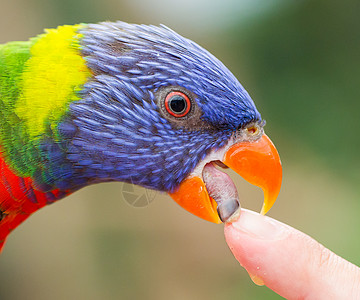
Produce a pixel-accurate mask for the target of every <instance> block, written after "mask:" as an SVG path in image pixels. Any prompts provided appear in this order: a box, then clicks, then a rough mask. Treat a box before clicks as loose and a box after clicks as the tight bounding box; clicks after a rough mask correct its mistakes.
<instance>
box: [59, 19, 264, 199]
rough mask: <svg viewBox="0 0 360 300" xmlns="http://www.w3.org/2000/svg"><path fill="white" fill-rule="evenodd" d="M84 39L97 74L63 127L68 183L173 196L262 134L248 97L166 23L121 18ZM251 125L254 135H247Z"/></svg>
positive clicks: (91, 28) (85, 32)
mask: <svg viewBox="0 0 360 300" xmlns="http://www.w3.org/2000/svg"><path fill="white" fill-rule="evenodd" d="M80 33H81V34H82V36H83V38H82V41H81V52H82V55H83V57H84V59H85V60H86V63H87V65H88V67H89V69H90V70H91V71H92V73H93V77H92V78H91V79H90V80H89V81H88V82H87V83H86V84H85V86H84V88H83V90H82V91H81V100H80V101H76V102H73V103H72V104H71V106H70V109H69V114H68V117H67V118H66V119H65V120H64V121H63V122H62V124H60V125H59V132H60V134H62V135H63V137H64V139H65V140H66V141H67V142H66V153H67V154H66V155H67V157H66V159H67V161H69V163H70V164H71V165H72V166H73V173H74V174H73V176H72V178H73V181H72V182H69V180H67V181H66V184H70V185H71V184H72V185H81V184H84V183H85V184H89V183H93V182H102V181H111V180H114V181H125V182H132V183H135V184H139V185H141V186H144V187H148V188H152V189H156V190H161V191H168V192H170V193H174V192H176V191H177V190H178V189H179V186H180V185H181V184H182V183H183V182H184V180H185V179H186V178H190V177H192V176H195V175H197V176H199V177H201V172H202V169H203V168H204V166H205V165H206V164H207V163H208V162H210V161H212V160H223V155H224V153H225V152H224V149H228V148H229V147H230V146H231V145H233V144H235V143H238V142H243V141H246V142H253V141H256V140H258V139H259V138H260V137H261V135H262V123H261V122H260V121H261V116H260V114H259V112H258V111H257V110H256V107H255V105H254V102H253V101H252V99H251V98H250V96H249V94H248V93H247V92H246V91H245V89H244V88H243V87H242V85H241V84H240V83H239V82H238V80H237V79H236V78H235V77H234V75H233V74H232V73H231V72H230V71H229V70H228V69H227V68H226V67H225V66H224V65H223V64H222V63H221V62H220V61H219V60H218V59H216V58H215V57H214V56H213V55H211V54H210V53H209V52H208V51H206V50H205V49H203V48H202V47H200V46H199V45H197V44H196V43H194V42H192V41H191V40H189V39H186V38H184V37H182V36H180V35H179V34H177V33H175V32H174V31H172V30H170V29H169V28H167V27H165V26H160V27H156V26H146V25H134V24H127V23H124V22H116V23H110V22H105V23H100V24H93V25H88V26H85V27H84V28H83V29H82V30H81V32H80ZM250 127H251V128H255V129H256V130H255V131H256V132H255V134H254V132H251V133H252V134H251V136H249V134H248V133H247V134H243V133H244V130H245V129H247V128H250ZM214 153H218V155H215V154H214ZM59 184H60V185H61V184H63V183H59Z"/></svg>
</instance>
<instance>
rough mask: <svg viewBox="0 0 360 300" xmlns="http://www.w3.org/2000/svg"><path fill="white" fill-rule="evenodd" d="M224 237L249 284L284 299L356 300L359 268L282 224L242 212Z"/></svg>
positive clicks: (359, 296) (359, 283) (250, 212)
mask: <svg viewBox="0 0 360 300" xmlns="http://www.w3.org/2000/svg"><path fill="white" fill-rule="evenodd" d="M225 237H226V241H227V243H228V245H229V247H230V250H231V251H232V253H233V254H234V256H235V258H236V259H237V260H238V261H239V263H240V265H241V266H243V267H244V268H245V269H246V270H247V272H248V273H249V275H250V277H251V278H252V279H253V281H254V282H255V283H256V284H258V285H266V286H267V287H269V288H270V289H272V290H273V291H274V292H276V293H278V294H279V295H280V296H282V297H284V298H286V299H360V268H358V267H357V266H355V265H353V264H352V263H350V262H348V261H346V260H345V259H343V258H341V257H339V256H337V255H336V254H335V253H333V252H331V251H330V250H329V249H327V248H325V247H324V246H323V245H321V244H320V243H318V242H317V241H315V240H314V239H312V238H311V237H309V236H308V235H306V234H304V233H302V232H300V231H298V230H296V229H294V228H292V227H290V226H288V225H286V224H283V223H281V222H279V221H277V220H274V219H272V218H269V217H267V216H263V215H260V214H257V213H255V212H252V211H248V210H242V211H241V215H240V218H238V219H237V220H236V221H234V222H232V223H227V224H226V225H225Z"/></svg>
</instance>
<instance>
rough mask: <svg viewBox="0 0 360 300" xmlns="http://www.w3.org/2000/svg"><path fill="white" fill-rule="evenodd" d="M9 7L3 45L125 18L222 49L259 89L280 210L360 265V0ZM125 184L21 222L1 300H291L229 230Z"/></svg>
mask: <svg viewBox="0 0 360 300" xmlns="http://www.w3.org/2000/svg"><path fill="white" fill-rule="evenodd" d="M0 8H1V9H0V28H1V30H0V42H1V43H3V42H7V41H10V40H26V39H28V38H29V37H32V36H35V35H37V34H39V33H41V32H42V30H43V28H46V27H55V26H57V25H61V24H74V23H79V22H98V21H103V20H123V21H127V22H134V23H145V24H148V23H151V24H159V23H163V24H166V25H167V26H169V27H171V28H172V29H174V30H175V31H177V32H179V33H180V34H182V35H184V36H186V37H189V38H191V39H193V40H195V41H196V42H198V43H199V44H200V45H202V46H204V47H205V48H207V49H208V50H210V52H212V53H213V54H215V55H216V56H217V57H218V58H219V59H220V60H222V61H223V62H224V63H225V64H226V65H227V66H228V67H229V69H230V70H231V71H232V72H233V73H234V74H235V75H236V76H237V77H238V78H239V80H240V82H241V83H242V84H243V85H244V86H245V87H246V89H247V90H248V91H249V93H250V94H251V95H252V97H253V99H254V101H255V102H256V104H257V107H258V109H259V110H260V112H261V113H262V116H263V118H265V119H266V120H267V126H266V131H267V134H268V135H269V136H270V137H271V138H272V140H273V141H274V143H275V144H276V145H277V148H278V150H279V152H280V155H281V158H282V162H283V167H284V180H283V187H282V191H281V193H280V197H279V199H278V201H277V203H276V205H275V206H274V207H273V209H272V210H271V212H270V214H269V215H270V216H272V217H274V218H277V219H279V220H281V221H283V222H286V223H288V224H290V225H291V226H294V227H296V228H298V229H300V230H302V231H304V232H306V233H307V234H309V235H311V236H312V237H314V238H316V239H317V240H318V241H320V242H321V243H323V244H324V245H326V246H327V247H328V248H330V249H331V250H333V251H334V252H336V253H337V254H339V255H341V256H343V257H344V258H346V259H348V260H350V261H352V262H353V263H355V264H357V265H360V256H359V253H360V240H359V239H358V238H357V237H358V235H359V228H360V218H359V217H358V212H359V211H360V210H359V208H360V207H359V206H360V201H359V195H360V193H359V192H360V187H359V185H358V182H359V179H360V173H359V166H360V155H359V150H360V138H359V133H358V131H357V130H359V129H360V118H359V111H360V101H359V96H360V92H359V90H360V89H359V87H360V84H359V79H360V57H359V55H360V35H359V29H360V18H359V13H360V3H359V1H357V0H344V1H341V2H339V1H336V0H311V1H310V0H307V1H306V0H297V1H291V0H287V1H286V0H222V1H213V0H207V1H206V0H183V1H178V0H177V1H174V0H170V1H162V0H132V1H130V0H127V1H125V0H123V1H120V0H102V1H96V0H46V1H45V0H11V1H10V0H0ZM232 177H233V178H236V184H237V186H238V188H239V193H240V197H241V202H242V206H243V207H246V208H250V209H254V210H257V211H259V209H260V207H261V202H262V193H261V191H260V190H259V189H257V188H256V187H253V186H251V185H250V184H248V183H246V182H244V181H243V180H242V179H240V178H239V176H237V175H236V174H232ZM122 188H123V185H122V184H121V183H118V184H102V185H98V186H92V187H89V188H86V189H84V190H81V191H80V192H77V193H75V194H74V195H72V196H71V197H69V198H67V199H66V200H63V201H60V202H59V203H57V204H54V205H52V206H50V207H47V208H45V209H43V210H41V211H40V212H38V213H37V214H36V216H34V217H32V218H30V219H29V220H28V221H26V222H25V224H23V225H22V226H20V228H18V229H17V230H16V231H15V232H14V233H13V234H12V235H11V236H10V238H9V240H8V243H7V245H6V247H5V249H4V252H3V254H2V255H1V257H0V270H1V272H0V299H1V300H4V299H6V300H7V299H11V300H13V299H37V300H45V299H46V300H47V299H53V300H57V299H175V300H176V299H280V298H281V297H279V296H277V295H276V294H275V293H273V292H272V291H270V290H269V289H267V288H266V287H258V286H255V285H254V284H253V283H252V282H251V280H250V279H249V277H248V275H247V274H246V271H245V270H243V269H242V268H241V267H240V266H239V265H238V263H237V261H236V260H235V259H234V258H233V256H232V254H231V253H230V251H229V250H228V248H227V245H226V243H225V240H224V237H223V226H221V225H215V224H211V223H208V222H205V221H202V220H200V219H198V218H196V217H194V216H192V215H190V214H188V213H187V212H185V211H184V210H182V209H181V208H179V207H178V206H177V205H176V204H175V203H173V201H172V200H171V199H170V198H169V197H167V196H166V195H162V194H156V197H155V200H154V201H153V202H152V203H151V204H150V205H148V206H146V207H144V208H134V207H132V206H131V205H129V204H128V203H127V202H126V201H124V199H123V196H122ZM142 192H143V191H142ZM275 267H276V266H275ZM319 276H320V275H319Z"/></svg>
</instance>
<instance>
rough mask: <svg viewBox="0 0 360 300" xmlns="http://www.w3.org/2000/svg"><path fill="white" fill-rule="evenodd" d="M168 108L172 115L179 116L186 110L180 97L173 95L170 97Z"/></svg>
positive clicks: (184, 102) (184, 101)
mask: <svg viewBox="0 0 360 300" xmlns="http://www.w3.org/2000/svg"><path fill="white" fill-rule="evenodd" d="M169 106H170V108H171V110H172V111H173V112H174V113H176V114H180V113H182V112H184V111H185V109H186V100H185V99H184V97H182V96H180V95H175V96H173V97H171V99H170V101H169Z"/></svg>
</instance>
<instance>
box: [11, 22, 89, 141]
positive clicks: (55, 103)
mask: <svg viewBox="0 0 360 300" xmlns="http://www.w3.org/2000/svg"><path fill="white" fill-rule="evenodd" d="M80 28H81V25H74V26H61V27H58V28H57V29H47V30H46V31H45V34H43V35H41V36H40V37H39V38H38V39H37V41H36V43H35V44H34V45H33V46H32V48H31V50H30V52H31V57H30V59H29V60H28V61H27V62H26V65H25V71H24V73H23V76H22V94H21V96H20V99H19V101H17V103H16V108H15V112H16V113H17V115H18V116H19V117H20V118H21V119H23V121H24V122H25V125H26V127H27V132H28V134H29V137H30V138H36V137H38V136H40V135H41V134H42V133H44V131H45V128H46V126H47V124H50V126H51V128H52V130H54V129H55V128H56V125H57V123H58V121H59V120H60V118H61V117H62V116H63V115H64V113H65V112H66V110H67V108H68V105H69V103H71V102H73V101H76V100H79V97H78V96H77V95H76V92H77V91H79V90H80V89H81V87H82V85H83V84H84V83H85V82H86V81H87V79H88V78H89V77H90V76H91V72H90V70H89V69H88V68H87V66H86V63H85V60H84V59H83V58H82V57H81V55H80V53H79V43H78V42H79V39H80V38H81V35H80V34H79V33H78V32H77V31H78V30H79V29H80Z"/></svg>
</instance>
